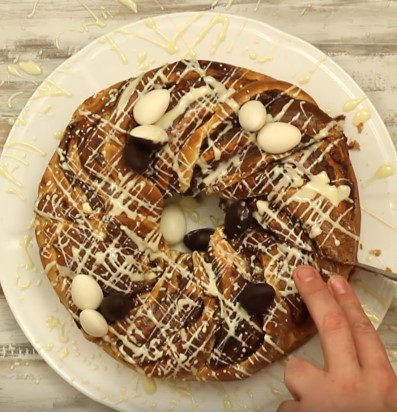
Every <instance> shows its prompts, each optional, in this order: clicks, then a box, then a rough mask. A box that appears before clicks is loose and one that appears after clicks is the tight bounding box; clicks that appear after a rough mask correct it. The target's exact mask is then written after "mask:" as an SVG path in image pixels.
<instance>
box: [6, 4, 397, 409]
mask: <svg viewBox="0 0 397 412" xmlns="http://www.w3.org/2000/svg"><path fill="white" fill-rule="evenodd" d="M136 3H137V6H138V14H135V13H134V12H133V11H132V10H130V9H128V8H127V7H125V6H124V5H123V4H121V2H120V1H117V0H100V1H95V0H85V1H78V0H58V1H56V0H41V1H38V2H36V1H33V0H20V1H14V0H0V151H1V146H2V144H4V142H5V140H6V138H7V136H8V133H9V131H10V129H11V123H12V122H13V121H15V119H16V117H17V116H18V114H19V113H20V111H21V109H22V108H23V106H24V105H25V103H26V102H27V100H28V99H29V97H30V96H31V95H32V93H33V92H34V90H35V89H36V87H37V85H38V84H39V83H40V82H41V81H43V80H44V79H45V77H46V76H47V75H48V74H50V73H51V72H52V71H53V70H54V69H56V68H57V67H58V66H59V65H60V64H61V63H62V62H64V61H65V60H66V59H67V58H69V57H70V56H72V55H73V54H74V53H76V52H77V51H78V50H80V49H82V48H83V47H84V46H86V45H87V44H89V43H90V42H91V41H93V40H95V39H96V38H98V37H99V36H101V35H102V34H104V33H106V32H108V31H109V30H113V29H116V28H119V27H120V26H122V25H125V24H127V23H130V22H132V21H134V20H137V19H141V18H145V17H148V16H154V15H158V14H163V13H171V12H183V11H204V10H214V11H219V12H230V13H235V14H238V15H242V16H246V17H250V18H256V19H259V20H261V21H263V22H266V23H268V24H271V25H273V26H275V27H277V28H279V29H281V30H284V31H286V32H288V33H290V34H293V35H296V36H299V37H301V38H302V39H304V40H306V41H308V42H310V43H312V44H314V45H315V46H317V47H318V48H320V49H321V50H322V51H323V52H325V53H326V54H327V55H328V56H330V57H331V58H333V59H334V60H335V61H336V62H337V63H338V64H339V65H340V66H341V67H343V68H344V69H345V70H346V71H347V72H348V73H349V74H350V75H351V76H352V77H353V79H355V81H356V82H357V83H358V84H359V85H360V86H361V88H362V89H363V90H364V92H365V93H366V94H367V95H368V97H369V98H370V99H371V101H372V102H373V103H374V105H375V107H376V108H377V110H378V112H379V113H380V115H381V117H382V118H383V119H384V121H385V124H386V126H387V128H388V130H389V132H390V134H391V136H392V139H393V141H394V143H395V145H396V146H397V104H396V102H397V98H396V96H397V76H396V75H395V73H396V68H397V20H396V16H397V0H386V1H380V0H370V1H357V0H354V1H346V0H345V1H343V0H328V1H321V0H315V1H310V2H308V1H306V0H280V1H278V0H267V1H265V0H262V1H258V0H244V1H228V0H219V1H214V0H211V1H208V0H194V1H189V0H179V1H178V0H172V1H165V0H159V1H148V0H141V1H140V0H137V1H136ZM35 4H37V8H36V11H35V13H34V14H33V15H32V16H31V18H28V16H29V15H30V14H32V11H33V8H34V5H35ZM215 4H216V7H213V6H214V5H215ZM228 5H230V7H226V6H228ZM91 13H93V14H94V15H95V16H96V17H99V24H96V25H95V24H94V25H93V24H92V23H95V17H93V15H92V14H91ZM21 60H34V61H37V62H39V63H40V65H41V66H42V68H43V73H42V75H40V76H28V75H25V74H22V76H21V77H16V76H12V75H10V74H9V72H8V66H9V65H13V64H15V63H16V62H18V61H21ZM20 92H21V94H18V95H17V96H15V97H14V98H13V95H14V94H15V93H20ZM0 230H1V228H0ZM0 276H4V274H1V275H0ZM0 324H1V325H2V326H1V328H0V410H8V411H11V412H13V411H15V412H16V411H22V410H33V411H51V410H57V411H65V412H66V411H76V412H77V411H83V410H84V411H87V410H89V411H99V412H101V411H107V410H110V409H109V408H107V407H104V406H101V405H99V404H97V403H95V402H94V401H91V400H90V399H88V398H87V397H86V396H85V395H83V394H81V393H80V392H78V391H77V390H76V389H74V388H73V387H72V386H70V385H69V384H68V383H66V382H64V381H63V380H62V378H60V377H59V376H58V375H57V374H56V373H55V372H53V371H52V370H51V369H50V368H49V367H48V366H47V365H46V364H45V363H44V361H42V360H41V358H40V356H39V355H38V354H37V352H36V351H35V350H34V349H33V347H32V346H31V345H30V343H29V342H28V341H27V339H26V337H25V336H24V334H23V333H22V331H21V329H20V328H19V326H18V325H17V323H16V322H15V320H14V318H13V316H12V313H11V311H10V309H9V307H8V305H7V302H6V300H5V297H4V294H3V292H2V291H1V288H0ZM396 324H397V300H394V302H393V305H392V308H391V309H390V310H389V312H388V314H387V315H386V317H385V319H384V322H383V324H382V325H381V327H380V329H379V333H380V336H381V337H382V340H383V342H384V343H385V346H386V348H387V349H388V351H389V354H390V357H391V359H392V360H393V366H394V368H395V370H397V362H396V359H397V334H396V329H395V325H396ZM236 412H238V411H236Z"/></svg>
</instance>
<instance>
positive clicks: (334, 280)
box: [329, 276, 347, 295]
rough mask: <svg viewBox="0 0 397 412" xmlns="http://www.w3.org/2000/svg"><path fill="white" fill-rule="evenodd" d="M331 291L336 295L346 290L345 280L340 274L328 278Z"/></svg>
mask: <svg viewBox="0 0 397 412" xmlns="http://www.w3.org/2000/svg"><path fill="white" fill-rule="evenodd" d="M329 283H330V285H331V288H332V291H333V292H334V293H335V294H336V295H343V294H344V293H346V292H347V281H346V279H345V278H343V277H341V276H332V277H331V279H330V280H329Z"/></svg>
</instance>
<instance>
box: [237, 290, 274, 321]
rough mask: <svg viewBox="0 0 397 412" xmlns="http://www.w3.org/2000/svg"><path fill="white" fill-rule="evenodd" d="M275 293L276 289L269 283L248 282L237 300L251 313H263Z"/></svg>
mask: <svg viewBox="0 0 397 412" xmlns="http://www.w3.org/2000/svg"><path fill="white" fill-rule="evenodd" d="M275 295H276V294H275V291H274V289H273V288H272V287H271V286H270V285H269V284H267V283H248V284H247V285H245V287H244V289H243V290H242V291H241V293H240V295H239V296H238V298H237V300H238V302H239V303H240V305H241V306H242V307H243V308H244V309H245V310H246V311H247V312H248V313H249V314H250V315H263V314H264V313H266V311H267V309H268V307H269V306H270V305H271V304H272V302H273V300H274V297H275Z"/></svg>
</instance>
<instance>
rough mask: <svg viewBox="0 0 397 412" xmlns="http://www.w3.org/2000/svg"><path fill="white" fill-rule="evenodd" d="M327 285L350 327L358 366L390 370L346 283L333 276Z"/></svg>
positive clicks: (382, 347)
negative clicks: (381, 367)
mask: <svg viewBox="0 0 397 412" xmlns="http://www.w3.org/2000/svg"><path fill="white" fill-rule="evenodd" d="M328 284H329V287H330V289H331V291H332V293H333V295H334V297H335V299H336V301H337V302H338V303H339V305H340V307H341V308H342V310H343V312H344V313H345V316H346V318H347V321H348V323H349V325H350V328H351V331H352V335H353V339H354V343H355V346H356V351H357V357H358V361H359V363H360V365H361V366H362V367H364V368H365V367H368V368H373V367H377V368H378V367H379V366H383V367H387V368H391V366H390V362H389V359H388V357H387V354H386V350H385V348H384V346H383V343H382V341H381V340H380V338H379V336H378V334H377V333H376V330H375V328H374V327H373V326H372V323H371V322H370V320H369V319H368V317H367V315H366V314H365V312H364V310H363V309H362V307H361V304H360V301H359V300H358V298H357V295H356V294H355V293H354V291H353V289H352V287H351V286H350V284H349V283H348V281H347V280H346V279H345V278H343V277H342V276H338V275H335V276H332V277H331V278H330V279H329V281H328Z"/></svg>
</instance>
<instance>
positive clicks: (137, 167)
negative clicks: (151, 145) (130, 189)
mask: <svg viewBox="0 0 397 412" xmlns="http://www.w3.org/2000/svg"><path fill="white" fill-rule="evenodd" d="M124 160H125V161H126V163H127V164H128V166H130V167H131V169H132V170H134V171H135V172H137V173H143V172H144V171H145V170H146V169H147V168H148V167H149V165H150V162H151V160H152V150H150V149H147V148H145V147H143V146H142V145H139V144H138V143H137V142H135V141H134V139H128V140H127V142H126V144H125V146H124Z"/></svg>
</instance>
